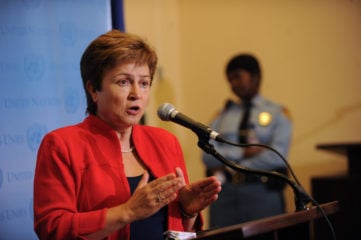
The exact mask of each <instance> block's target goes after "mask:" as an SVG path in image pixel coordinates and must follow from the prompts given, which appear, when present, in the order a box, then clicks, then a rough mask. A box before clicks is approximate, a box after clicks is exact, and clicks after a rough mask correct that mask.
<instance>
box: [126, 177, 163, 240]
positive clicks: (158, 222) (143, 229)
mask: <svg viewBox="0 0 361 240" xmlns="http://www.w3.org/2000/svg"><path fill="white" fill-rule="evenodd" d="M141 178H142V175H141V176H137V177H127V179H128V182H129V186H130V191H131V193H132V194H133V192H134V190H135V189H136V187H137V186H138V183H139V181H140V179H141ZM153 179H154V177H153V176H151V177H150V181H152V180H153ZM166 214H167V208H166V207H163V208H162V209H160V210H159V211H158V212H156V213H155V214H154V215H152V216H150V217H148V218H146V219H143V220H139V221H135V222H132V223H131V224H130V239H131V240H144V239H147V240H163V239H164V236H163V232H164V231H166V229H167V217H166V216H167V215H166Z"/></svg>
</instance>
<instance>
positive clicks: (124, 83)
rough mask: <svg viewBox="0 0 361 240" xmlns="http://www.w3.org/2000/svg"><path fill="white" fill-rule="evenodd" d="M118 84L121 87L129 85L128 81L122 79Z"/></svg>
mask: <svg viewBox="0 0 361 240" xmlns="http://www.w3.org/2000/svg"><path fill="white" fill-rule="evenodd" d="M118 84H119V85H120V86H127V85H128V84H129V81H128V80H126V79H122V80H119V81H118Z"/></svg>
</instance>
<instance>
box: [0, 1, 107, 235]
mask: <svg viewBox="0 0 361 240" xmlns="http://www.w3.org/2000/svg"><path fill="white" fill-rule="evenodd" d="M110 28H111V15H110V2H109V1H106V0H51V1H48V0H26V1H24V0H0V239H37V237H36V235H35V233H34V231H33V209H32V199H33V196H32V194H33V178H34V168H35V161H36V153H37V149H38V146H39V144H40V141H41V139H42V137H43V136H44V134H45V133H46V132H48V131H50V130H52V129H55V128H58V127H61V126H64V125H69V124H73V123H76V122H79V121H81V120H82V119H83V118H84V117H85V106H86V101H85V96H84V93H83V89H82V83H81V78H80V72H79V61H80V57H81V54H82V52H83V50H84V49H85V47H86V46H87V45H88V43H89V42H90V40H92V39H93V38H95V37H96V36H98V35H99V34H101V33H103V32H105V31H107V30H109V29H110Z"/></svg>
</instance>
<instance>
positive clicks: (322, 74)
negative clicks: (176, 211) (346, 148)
mask: <svg viewBox="0 0 361 240" xmlns="http://www.w3.org/2000/svg"><path fill="white" fill-rule="evenodd" d="M124 4H125V19H126V30H127V31H128V32H133V33H136V34H138V35H141V36H143V37H146V38H147V39H148V40H149V42H150V43H151V44H152V45H154V46H155V47H156V49H157V51H158V53H159V58H160V64H159V69H160V71H159V72H158V74H157V77H156V80H155V81H156V82H155V84H154V87H153V99H152V103H151V105H150V107H149V111H148V114H147V119H148V123H149V124H152V125H157V126H161V127H164V128H166V129H168V130H170V131H172V132H173V133H174V134H176V135H177V136H178V137H179V139H180V141H181V144H182V146H183V149H184V154H185V157H186V160H187V166H188V169H189V174H190V178H191V179H192V180H196V179H199V178H202V177H203V172H204V169H203V165H202V162H201V159H200V154H201V151H200V149H199V148H198V147H197V137H196V136H195V135H194V134H193V133H192V132H191V131H190V130H188V129H185V128H182V127H179V126H177V125H176V124H173V123H167V122H161V121H160V120H159V119H158V117H157V115H156V110H157V107H158V106H159V105H160V104H161V103H163V102H170V103H172V104H173V105H174V106H176V107H177V108H178V109H179V110H180V111H182V112H183V113H185V114H187V115H188V116H191V117H192V118H194V119H196V120H198V121H200V122H203V123H206V124H208V123H209V122H210V120H211V118H212V116H214V114H215V112H216V111H217V110H218V109H219V108H221V106H222V105H223V104H224V101H225V99H226V98H227V97H229V96H230V93H229V89H228V86H227V85H226V81H225V79H224V75H223V70H224V65H225V63H226V61H227V60H228V59H229V58H230V57H231V56H233V55H234V54H235V53H238V52H242V51H247V52H251V53H254V54H255V55H257V56H258V57H259V59H260V60H261V63H262V66H263V75H264V77H263V86H262V93H263V94H264V95H265V96H266V97H269V98H271V99H273V100H275V101H278V102H281V103H284V104H285V105H287V106H288V107H289V109H290V110H291V112H292V116H293V122H294V134H293V142H292V148H291V152H290V155H289V157H288V160H289V162H290V164H291V166H292V167H293V170H294V171H295V173H296V175H297V176H298V178H299V179H300V181H301V183H302V184H303V185H304V187H305V188H306V190H307V191H308V192H309V193H310V192H311V189H310V178H311V177H312V176H318V175H325V174H334V173H342V172H345V170H346V160H345V158H344V157H342V156H338V155H335V154H332V153H328V152H324V151H320V150H317V149H316V148H315V146H316V145H317V144H319V143H332V142H345V141H346V142H349V141H361V94H360V90H361V25H360V24H361V14H360V13H361V1H360V0H353V1H351V0H350V1H346V0H319V1H313V0H303V1H294V0H288V1H287V0H283V1H282V0H278V1H268V0H253V1H246V0H125V1H124ZM286 193H287V196H288V199H289V200H288V208H289V209H290V211H293V210H294V205H293V200H292V199H293V196H292V193H291V192H290V190H289V189H288V190H287V191H286ZM205 214H206V216H207V213H206V212H205Z"/></svg>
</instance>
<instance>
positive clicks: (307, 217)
mask: <svg viewBox="0 0 361 240" xmlns="http://www.w3.org/2000/svg"><path fill="white" fill-rule="evenodd" d="M320 207H321V208H322V209H323V211H324V212H325V213H326V215H332V214H334V213H336V212H337V211H338V202H337V201H333V202H329V203H325V204H321V205H320ZM321 217H322V214H321V212H320V210H319V209H317V208H316V207H312V208H310V209H308V210H301V211H297V212H291V213H285V214H280V215H277V216H273V217H268V218H263V219H259V220H255V221H250V222H246V223H241V224H237V225H233V226H229V227H224V228H219V229H211V230H206V231H203V232H200V233H197V238H196V239H203V240H223V239H224V240H235V239H237V240H239V239H248V240H256V239H257V240H259V239H262V240H265V239H267V240H285V239H288V240H290V239H292V240H301V239H302V240H307V239H314V240H318V239H315V238H314V236H313V222H314V221H315V220H316V219H318V220H324V221H325V219H321ZM322 239H332V232H331V230H330V231H329V233H328V235H327V234H326V235H324V236H323V238H322ZM322 239H321V238H320V240H322Z"/></svg>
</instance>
